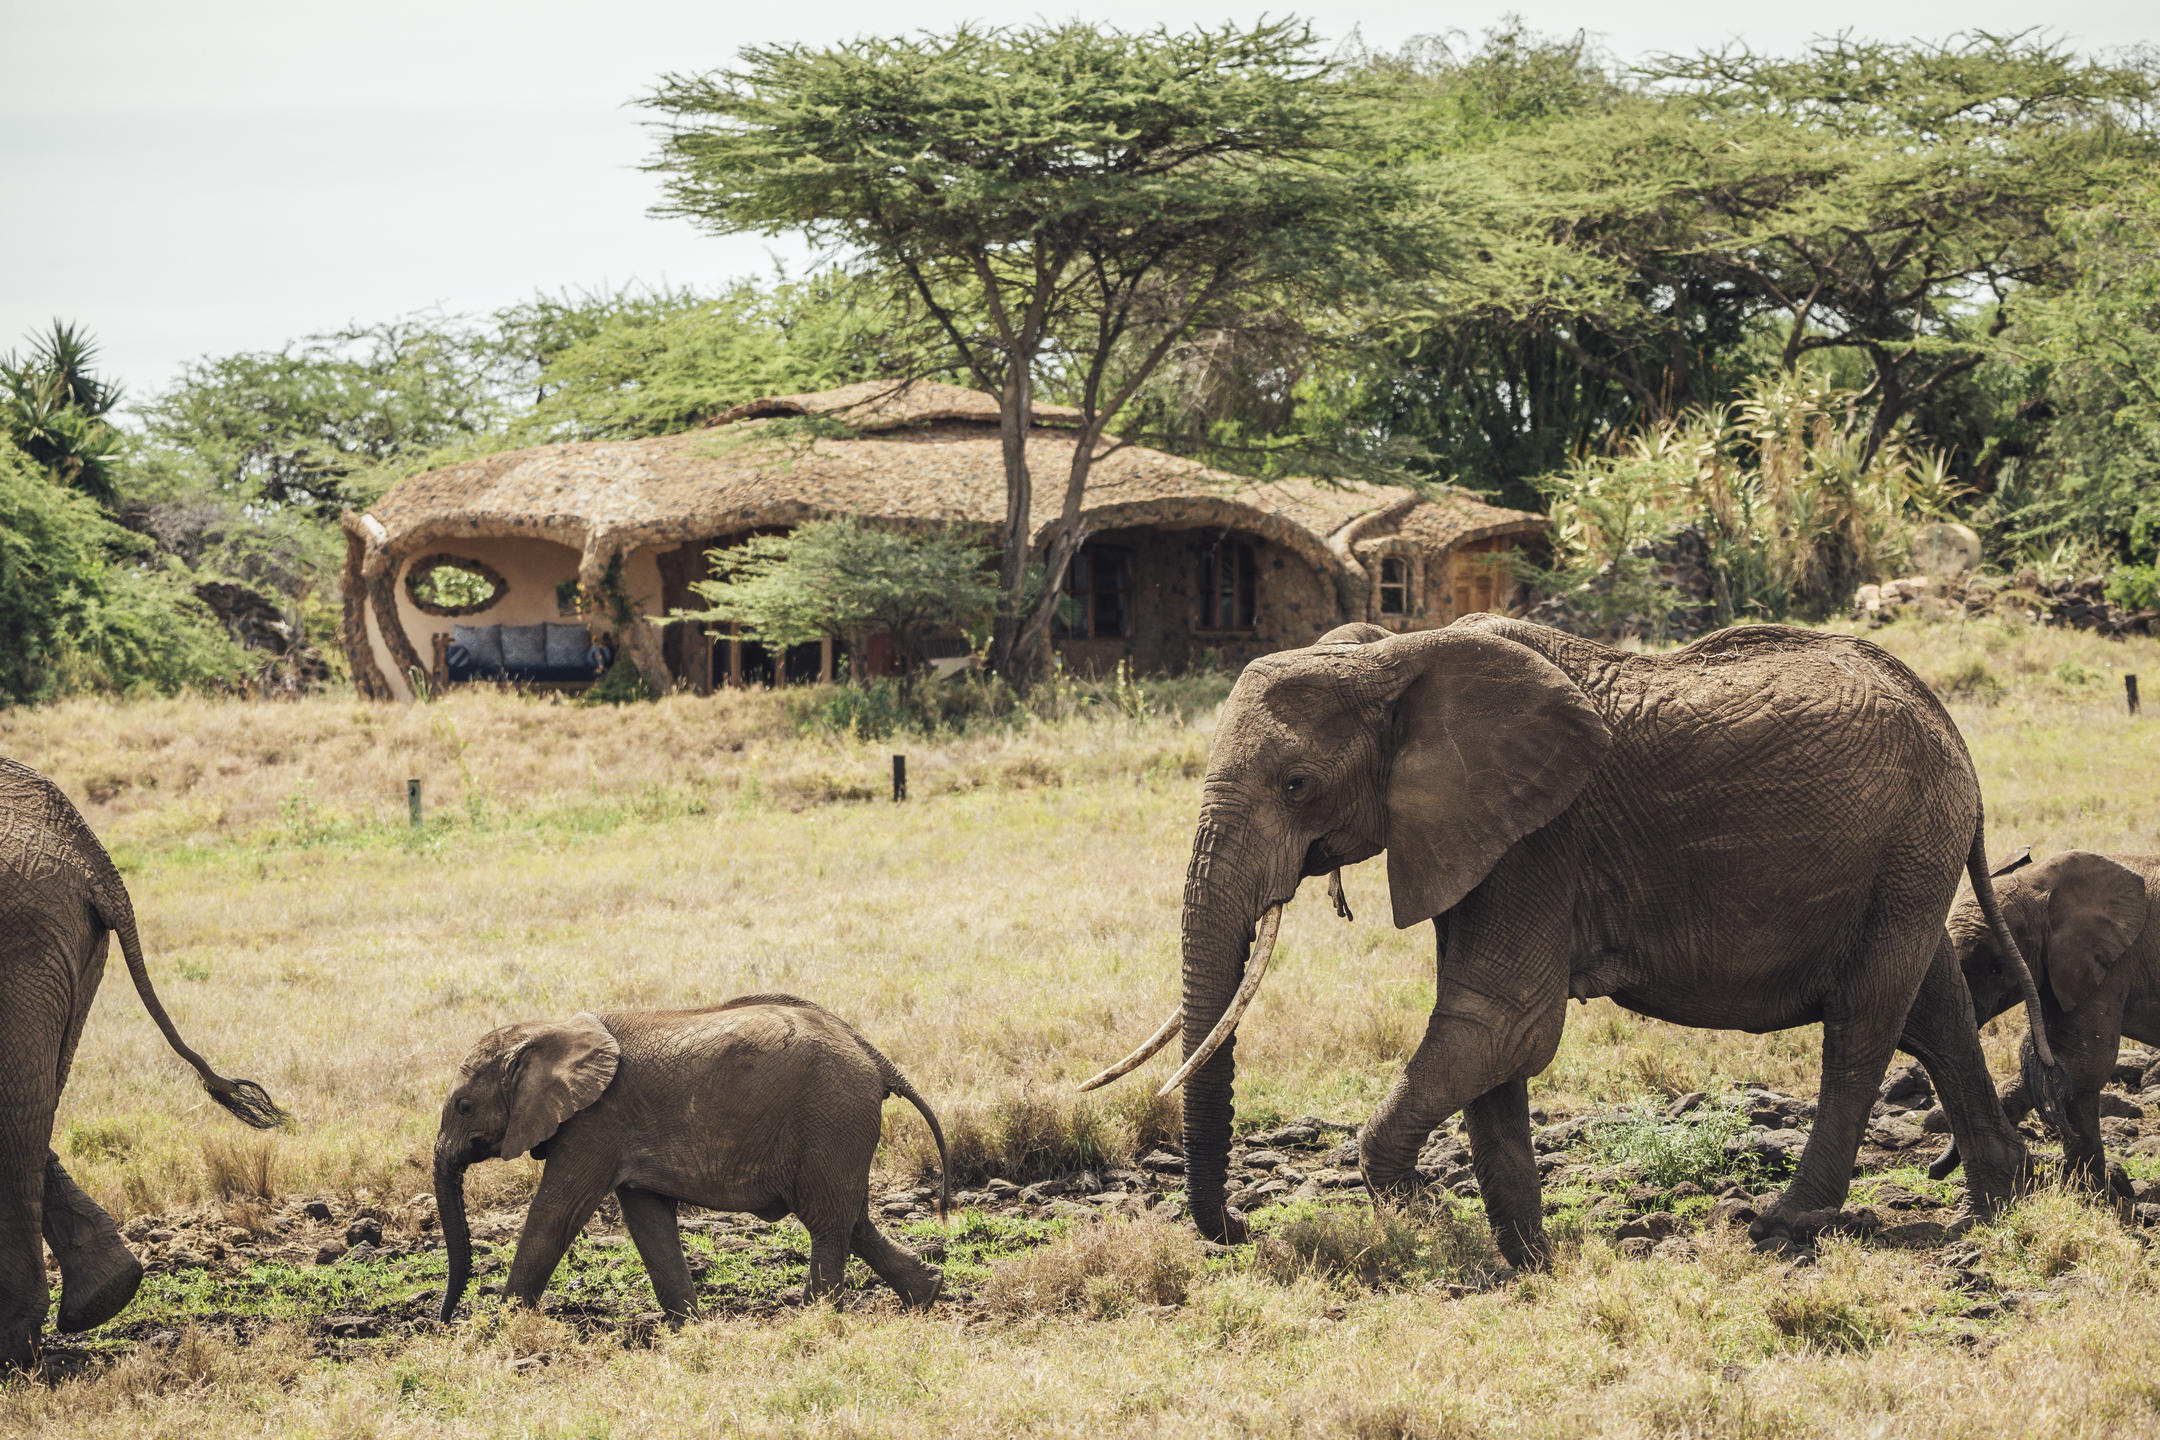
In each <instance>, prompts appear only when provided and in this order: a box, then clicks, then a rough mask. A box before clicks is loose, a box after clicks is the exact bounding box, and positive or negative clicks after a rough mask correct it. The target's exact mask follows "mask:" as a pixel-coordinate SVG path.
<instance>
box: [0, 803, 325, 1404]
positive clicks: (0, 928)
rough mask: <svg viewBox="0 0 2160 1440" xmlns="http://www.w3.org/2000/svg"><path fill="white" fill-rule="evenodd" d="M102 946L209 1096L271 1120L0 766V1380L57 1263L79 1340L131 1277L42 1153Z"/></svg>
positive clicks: (102, 886)
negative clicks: (160, 988)
mask: <svg viewBox="0 0 2160 1440" xmlns="http://www.w3.org/2000/svg"><path fill="white" fill-rule="evenodd" d="M112 935H118V936H119V937H120V951H121V954H122V956H123V957H124V958H125V959H126V961H127V967H128V973H129V975H130V976H131V977H132V978H133V980H134V982H135V990H136V993H137V994H138V995H139V996H140V997H141V998H142V1003H143V1006H144V1008H145V1009H147V1010H148V1011H149V1012H150V1017H151V1018H152V1019H153V1020H155V1021H156V1022H157V1025H158V1028H159V1029H160V1030H161V1031H163V1032H164V1035H165V1039H166V1041H167V1042H168V1043H169V1044H170V1045H171V1046H172V1047H173V1049H174V1050H175V1051H177V1052H178V1053H179V1055H180V1057H181V1058H182V1059H184V1060H186V1061H187V1062H188V1063H189V1064H190V1065H192V1066H193V1067H194V1068H195V1071H196V1073H197V1074H198V1075H200V1076H201V1077H202V1081H203V1085H204V1088H205V1089H207V1090H208V1091H209V1092H210V1095H211V1098H212V1099H214V1100H216V1101H217V1102H218V1103H219V1104H220V1105H222V1106H224V1107H225V1108H226V1109H228V1110H230V1111H232V1112H233V1114H235V1115H236V1116H238V1117H239V1118H240V1119H242V1120H244V1121H246V1122H247V1123H248V1124H250V1125H256V1126H267V1125H272V1124H276V1123H277V1122H279V1121H280V1120H282V1119H283V1118H284V1117H283V1115H282V1113H281V1112H280V1111H279V1110H278V1109H277V1107H276V1106H275V1105H273V1104H272V1103H271V1102H270V1097H269V1096H267V1095H265V1094H264V1093H263V1091H262V1088H261V1087H260V1086H258V1085H256V1084H254V1083H253V1082H252V1081H247V1080H228V1079H226V1078H225V1077H224V1076H221V1075H219V1074H217V1073H216V1072H214V1071H212V1070H211V1069H210V1067H209V1065H207V1064H206V1063H205V1062H204V1061H203V1058H202V1057H201V1056H200V1055H197V1054H196V1053H195V1052H194V1051H193V1050H190V1049H189V1048H188V1047H187V1045H186V1044H185V1043H183V1042H182V1041H181V1039H180V1036H179V1033H178V1031H176V1030H175V1029H174V1028H173V1023H172V1021H171V1020H170V1019H169V1018H168V1017H167V1016H166V1014H165V1007H164V1006H163V1005H162V1004H160V1003H159V1001H158V997H157V992H156V991H155V990H154V989H152V988H151V985H150V975H149V971H148V970H147V969H145V968H144V964H143V955H142V947H141V944H140V942H139V940H138V939H137V937H136V933H135V910H134V906H133V905H132V903H131V902H130V901H129V899H128V893H127V887H126V886H125V885H124V884H122V883H121V880H120V875H119V872H118V871H117V870H115V869H114V868H113V863H112V860H111V858H110V857H109V856H107V855H106V853H105V847H104V846H102V845H100V844H99V843H98V840H97V837H96V836H95V835H93V834H91V833H90V827H89V826H88V825H86V824H84V823H83V818H82V816H81V814H80V813H78V812H77V811H76V809H75V807H74V805H72V804H71V803H69V801H68V798H67V796H65V795H63V794H62V793H61V792H60V790H59V788H58V787H57V786H55V785H53V784H52V782H50V781H48V780H47V779H46V778H45V777H44V776H42V775H40V774H38V773H37V772H36V771H34V770H31V769H29V768H27V767H26V766H22V765H18V764H16V763H15V762H13V761H10V760H0V1369H5V1368H9V1367H21V1366H25V1365H28V1364H29V1363H30V1361H31V1359H32V1357H33V1354H34V1352H35V1349H36V1346H37V1339H38V1335H39V1334H40V1332H41V1331H42V1330H43V1329H44V1326H45V1312H46V1310H47V1309H49V1308H50V1306H51V1303H52V1296H51V1293H50V1292H49V1291H48V1289H47V1288H46V1284H45V1248H44V1247H45V1246H46V1245H47V1244H50V1245H51V1246H52V1251H53V1255H54V1256H55V1258H57V1259H58V1260H59V1262H60V1287H61V1288H60V1315H59V1323H60V1328H61V1329H62V1330H66V1331H77V1330H88V1329H91V1328H93V1327H95V1326H98V1325H102V1324H104V1323H105V1322H106V1321H108V1320H110V1319H112V1318H113V1317H114V1316H115V1315H117V1314H119V1313H120V1311H121V1310H122V1309H123V1308H124V1307H125V1306H126V1305H127V1303H128V1301H129V1300H131V1299H133V1298H134V1295H135V1287H136V1286H137V1285H139V1284H140V1283H141V1281H142V1273H143V1272H142V1266H141V1265H140V1264H139V1263H138V1262H137V1261H136V1259H135V1257H134V1256H133V1255H132V1254H130V1253H129V1251H128V1248H127V1245H126V1243H125V1242H123V1241H122V1240H121V1238H120V1232H119V1230H118V1229H117V1228H116V1227H115V1226H114V1225H113V1222H112V1217H111V1216H109V1215H107V1214H106V1213H105V1212H104V1211H103V1210H101V1209H99V1208H98V1206H97V1204H96V1202H94V1201H93V1200H91V1198H90V1197H89V1196H88V1195H86V1194H84V1193H83V1191H82V1189H81V1188H80V1187H79V1186H77V1185H76V1184H75V1182H74V1180H73V1179H72V1178H71V1177H70V1176H69V1175H68V1173H67V1170H66V1169H65V1168H64V1167H63V1166H62V1165H61V1164H60V1157H59V1156H57V1155H55V1154H54V1153H53V1152H52V1149H51V1144H52V1125H53V1112H54V1110H55V1109H56V1108H57V1107H58V1105H59V1103H60V1092H61V1090H62V1088H63V1087H65V1086H66V1084H67V1077H68V1069H69V1066H70V1065H71V1064H72V1063H73V1061H74V1058H75V1045H76V1042H77V1041H78V1040H80V1039H81V1038H82V1028H83V1022H84V1021H85V1020H86V1019H88V1018H89V1014H90V1002H91V1001H92V1000H93V999H95V998H96V997H97V989H98V982H99V980H100V979H102V978H103V976H104V973H105V956H106V952H107V949H108V946H109V940H110V937H111V936H112Z"/></svg>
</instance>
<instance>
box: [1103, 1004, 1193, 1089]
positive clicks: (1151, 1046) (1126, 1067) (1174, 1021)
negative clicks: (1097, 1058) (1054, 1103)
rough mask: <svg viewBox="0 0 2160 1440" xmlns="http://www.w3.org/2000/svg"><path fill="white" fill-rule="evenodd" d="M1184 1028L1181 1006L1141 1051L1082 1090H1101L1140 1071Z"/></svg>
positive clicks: (1150, 1037) (1147, 1040)
mask: <svg viewBox="0 0 2160 1440" xmlns="http://www.w3.org/2000/svg"><path fill="white" fill-rule="evenodd" d="M1184 1028H1185V1007H1184V1006H1183V1005H1180V1006H1178V1007H1177V1009H1175V1010H1172V1011H1171V1012H1170V1018H1169V1019H1168V1020H1165V1021H1163V1023H1162V1028H1161V1029H1160V1030H1157V1031H1156V1032H1155V1033H1154V1034H1153V1035H1150V1036H1148V1038H1147V1039H1146V1040H1145V1041H1144V1042H1142V1044H1141V1046H1140V1048H1139V1049H1137V1050H1135V1051H1133V1052H1132V1054H1130V1055H1128V1056H1126V1057H1125V1058H1124V1059H1122V1060H1120V1061H1118V1062H1117V1064H1115V1065H1112V1066H1111V1067H1110V1068H1109V1069H1107V1070H1105V1071H1103V1072H1102V1074H1100V1075H1097V1076H1096V1077H1095V1078H1094V1079H1092V1080H1090V1081H1088V1082H1087V1084H1085V1085H1082V1086H1081V1087H1080V1088H1081V1089H1082V1090H1083V1091H1086V1090H1096V1089H1100V1088H1101V1087H1102V1086H1105V1085H1107V1084H1109V1083H1110V1082H1111V1081H1112V1080H1115V1079H1117V1078H1118V1077H1119V1076H1120V1075H1124V1074H1128V1073H1130V1072H1131V1071H1134V1070H1137V1069H1139V1068H1140V1065H1141V1063H1142V1062H1143V1061H1145V1060H1146V1059H1147V1058H1148V1057H1149V1056H1150V1055H1153V1054H1154V1053H1155V1052H1156V1051H1158V1050H1160V1049H1162V1047H1163V1046H1165V1045H1167V1044H1169V1043H1170V1041H1171V1039H1172V1037H1174V1036H1175V1035H1176V1034H1177V1033H1178V1031H1180V1030H1182V1029H1184Z"/></svg>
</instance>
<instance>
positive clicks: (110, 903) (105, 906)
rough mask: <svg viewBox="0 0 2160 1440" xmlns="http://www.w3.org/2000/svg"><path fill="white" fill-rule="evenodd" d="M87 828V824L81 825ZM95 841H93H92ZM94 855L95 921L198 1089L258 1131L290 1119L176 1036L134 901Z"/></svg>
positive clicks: (100, 855) (259, 1091)
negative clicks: (115, 940)
mask: <svg viewBox="0 0 2160 1440" xmlns="http://www.w3.org/2000/svg"><path fill="white" fill-rule="evenodd" d="M84 828H85V829H86V830H87V828H88V827H87V826H86V827H84ZM91 843H92V844H93V845H95V844H96V842H95V840H93V841H92V842H91ZM95 858H96V859H97V860H101V861H103V862H104V863H103V864H102V865H98V866H96V869H97V870H98V871H99V872H100V873H99V874H98V876H97V879H96V880H95V881H93V887H92V892H91V893H92V904H93V905H94V906H95V907H96V910H97V916H98V920H99V921H100V922H101V923H102V924H103V925H104V926H105V928H106V929H108V930H110V931H112V932H113V934H115V935H117V936H118V937H119V938H120V953H121V954H122V955H123V956H125V957H126V958H127V968H128V978H129V979H131V980H133V981H134V982H135V993H136V994H137V995H140V996H141V997H142V1003H143V1008H144V1009H145V1010H148V1011H149V1012H150V1018H151V1019H152V1020H154V1021H156V1022H157V1027H158V1029H159V1030H161V1031H163V1032H164V1034H165V1043H166V1044H168V1045H170V1046H172V1048H173V1052H174V1053H175V1054H177V1055H178V1056H179V1057H180V1058H181V1059H183V1060H185V1061H187V1063H188V1064H190V1065H192V1066H194V1067H195V1073H196V1074H197V1075H200V1076H201V1077H202V1083H203V1089H205V1090H207V1091H209V1092H210V1098H211V1099H213V1100H215V1101H217V1103H218V1104H220V1105H222V1106H224V1107H225V1108H226V1109H227V1110H230V1111H231V1112H232V1113H233V1114H234V1115H235V1116H237V1117H238V1118H239V1119H240V1120H241V1121H242V1122H243V1123H244V1124H248V1125H252V1126H254V1127H255V1128H256V1129H257V1130H268V1129H271V1128H273V1127H275V1126H279V1125H285V1124H289V1123H290V1122H291V1120H292V1117H291V1116H290V1115H288V1114H286V1113H285V1112H284V1111H283V1110H280V1109H279V1108H278V1107H277V1103H276V1102H275V1101H273V1100H272V1099H271V1098H270V1096H269V1094H268V1092H266V1091H265V1090H264V1089H263V1088H262V1086H260V1085H258V1084H256V1083H255V1082H254V1081H253V1080H228V1079H227V1078H225V1077H224V1076H223V1075H220V1074H218V1073H217V1071H215V1070H212V1069H211V1068H210V1062H209V1061H207V1060H205V1059H203V1058H202V1056H200V1055H198V1054H196V1053H195V1051H194V1050H193V1049H192V1048H191V1047H190V1046H189V1045H188V1043H187V1042H186V1041H185V1040H182V1039H181V1038H180V1031H179V1029H178V1028H177V1027H176V1026H174V1024H173V1022H172V1017H171V1016H170V1015H167V1014H166V1013H165V1005H164V1002H162V1001H160V1000H159V999H158V993H157V990H156V988H155V987H154V986H152V985H151V983H150V969H149V967H148V966H147V965H145V964H144V963H143V953H142V941H141V939H140V938H139V937H138V936H137V935H136V933H135V904H134V902H133V901H132V900H130V899H129V898H128V892H127V886H126V885H125V884H124V883H122V881H121V879H120V872H119V871H118V870H117V869H116V868H114V866H113V863H112V860H111V858H110V857H109V856H107V855H105V853H104V847H103V846H102V845H98V846H97V848H96V851H95Z"/></svg>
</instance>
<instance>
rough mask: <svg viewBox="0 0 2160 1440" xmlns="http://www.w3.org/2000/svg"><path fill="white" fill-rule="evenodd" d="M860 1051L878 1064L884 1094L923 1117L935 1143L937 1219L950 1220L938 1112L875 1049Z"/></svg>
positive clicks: (947, 1164)
mask: <svg viewBox="0 0 2160 1440" xmlns="http://www.w3.org/2000/svg"><path fill="white" fill-rule="evenodd" d="M863 1048H864V1049H866V1050H868V1051H869V1052H870V1058H871V1059H873V1060H875V1061H877V1067H878V1072H879V1073H880V1074H881V1075H883V1076H884V1077H885V1093H886V1094H888V1095H897V1096H899V1097H900V1098H901V1099H902V1100H905V1101H907V1102H908V1104H910V1105H913V1106H914V1107H915V1111H916V1113H917V1114H919V1115H921V1116H922V1118H923V1123H925V1124H927V1125H928V1126H929V1127H930V1136H931V1138H932V1139H934V1140H936V1141H937V1164H938V1202H937V1213H938V1219H940V1220H948V1219H950V1218H952V1161H951V1160H950V1159H949V1158H947V1156H946V1153H945V1127H944V1126H942V1125H940V1124H938V1118H937V1112H936V1111H935V1110H932V1109H931V1108H930V1102H929V1101H927V1100H925V1099H923V1097H922V1095H921V1093H920V1092H919V1091H917V1090H916V1088H915V1087H914V1086H913V1085H910V1084H909V1083H908V1078H907V1076H905V1075H903V1074H901V1073H900V1067H899V1066H897V1065H895V1064H893V1063H892V1061H890V1060H888V1059H886V1058H885V1057H884V1055H883V1054H881V1053H880V1052H879V1051H878V1048H877V1047H876V1046H875V1045H872V1044H870V1043H869V1042H867V1041H865V1042H864V1044H863Z"/></svg>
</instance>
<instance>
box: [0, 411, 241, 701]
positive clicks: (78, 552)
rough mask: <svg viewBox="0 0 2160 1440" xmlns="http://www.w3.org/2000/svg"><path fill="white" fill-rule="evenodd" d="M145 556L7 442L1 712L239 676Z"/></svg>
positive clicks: (205, 623)
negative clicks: (66, 698)
mask: <svg viewBox="0 0 2160 1440" xmlns="http://www.w3.org/2000/svg"><path fill="white" fill-rule="evenodd" d="M147 548H148V547H147V546H146V545H144V543H143V542H142V540H141V539H140V537H138V536H135V535H133V534H131V533H130V532H128V531H126V530H124V529H122V528H121V527H120V526H118V525H116V524H114V523H113V521H112V520H111V519H110V518H108V517H107V516H106V515H105V513H104V512H103V511H102V510H101V509H100V508H99V507H98V505H97V503H96V502H95V501H93V500H92V499H90V497H89V496H87V495H85V494H83V493H82V492H80V491H78V490H75V489H71V488H69V487H67V486H65V485H61V484H57V483H55V482H54V481H53V480H51V479H49V478H48V477H47V476H46V475H45V473H44V472H43V470H42V467H40V466H39V465H38V464H37V463H36V462H34V461H33V460H32V459H31V458H30V457H29V456H27V455H25V454H23V453H22V452H21V451H20V450H18V449H16V448H15V446H14V445H12V444H10V443H8V442H5V441H0V704H21V703H24V702H27V701H34V700H44V699H49V698H53V697H56V696H61V695H69V694H76V693H81V692H84V691H92V690H118V691H126V690H136V689H143V690H152V691H157V692H161V693H169V692H172V691H176V690H183V689H193V688H200V687H205V686H211V685H216V684H219V683H221V682H225V681H230V680H232V679H234V678H236V677H237V676H238V675H239V674H240V673H241V671H242V670H243V669H244V662H243V659H242V657H241V655H240V653H239V651H238V649H237V648H236V647H235V646H234V645H233V644H232V643H231V641H230V640H228V639H227V638H226V635H225V632H224V631H223V630H222V629H221V628H219V626H218V625H217V623H216V621H215V620H214V619H213V618H212V617H211V615H210V613H209V612H208V611H207V610H206V609H204V608H203V606H202V605H201V604H200V603H199V602H198V601H197V600H196V599H195V597H194V596H193V595H192V594H191V593H190V592H189V590H188V588H187V586H186V585H185V584H184V583H183V582H182V581H181V579H180V578H179V577H176V576H174V575H171V574H168V573H167V572H166V571H165V570H164V569H163V568H162V567H161V566H159V565H156V564H155V563H151V562H148V561H146V559H145V557H144V555H143V553H142V552H143V551H144V550H146V549H147Z"/></svg>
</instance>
